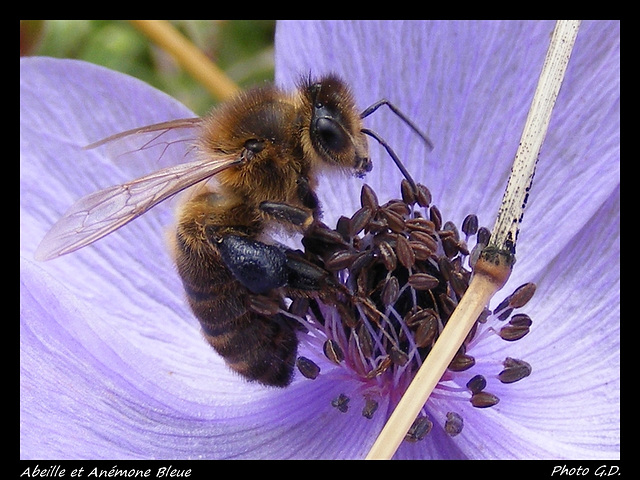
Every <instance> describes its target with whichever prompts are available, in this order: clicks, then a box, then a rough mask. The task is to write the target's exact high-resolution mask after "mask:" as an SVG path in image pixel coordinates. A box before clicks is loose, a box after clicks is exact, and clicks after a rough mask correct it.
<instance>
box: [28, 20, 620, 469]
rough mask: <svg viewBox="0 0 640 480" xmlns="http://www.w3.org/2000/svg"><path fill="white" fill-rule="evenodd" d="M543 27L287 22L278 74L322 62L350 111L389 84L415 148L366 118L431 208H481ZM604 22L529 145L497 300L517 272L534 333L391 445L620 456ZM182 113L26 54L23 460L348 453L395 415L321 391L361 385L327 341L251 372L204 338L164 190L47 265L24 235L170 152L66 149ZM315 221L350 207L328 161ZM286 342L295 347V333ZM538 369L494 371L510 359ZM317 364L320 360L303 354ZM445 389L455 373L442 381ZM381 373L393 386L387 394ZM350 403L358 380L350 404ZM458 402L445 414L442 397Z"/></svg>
mask: <svg viewBox="0 0 640 480" xmlns="http://www.w3.org/2000/svg"><path fill="white" fill-rule="evenodd" d="M552 29H553V23H551V22H523V23H517V22H478V23H476V22H460V23H458V22H379V23H378V22H283V23H280V24H278V28H277V37H276V52H277V53H276V64H277V65H276V67H277V68H276V71H277V81H278V83H279V84H281V85H283V86H285V87H292V86H293V85H294V83H295V81H296V80H297V79H298V78H299V77H300V76H301V75H308V74H309V73H311V74H312V75H314V76H317V75H320V74H323V73H327V72H330V71H331V72H336V73H338V74H340V75H341V76H343V77H344V78H345V79H346V80H347V81H348V82H349V83H350V84H351V86H352V88H353V90H354V92H355V95H356V98H357V102H358V104H359V105H360V106H361V107H362V108H364V107H366V106H368V105H369V104H372V103H374V102H375V101H377V100H379V99H380V98H383V97H385V98H387V99H389V100H390V101H392V102H393V103H394V104H395V105H396V106H398V107H399V108H400V109H401V110H402V111H403V112H405V113H406V114H407V115H408V116H409V117H411V118H412V119H414V120H415V121H416V122H417V123H419V124H420V126H421V128H423V129H424V130H425V131H426V132H428V134H429V137H430V138H431V140H432V141H433V143H434V144H435V146H436V148H435V149H434V150H433V151H432V152H428V151H427V149H426V148H425V146H424V145H423V144H422V143H421V142H420V141H419V140H418V139H417V138H416V136H415V134H413V133H412V132H411V131H410V130H409V129H408V128H406V125H404V124H403V123H402V122H400V121H399V120H398V118H397V117H395V116H394V115H393V114H391V113H390V112H388V111H384V110H381V111H378V112H376V113H374V114H372V115H371V116H370V117H368V118H367V119H366V120H365V123H366V125H367V127H368V128H371V129H373V130H375V131H376V132H378V133H379V134H380V135H381V136H382V137H384V138H385V139H386V140H387V141H388V143H389V144H390V145H392V146H393V148H394V150H395V151H396V152H397V153H398V156H399V157H400V158H401V159H402V160H403V161H404V163H405V165H406V167H407V169H408V170H409V171H410V172H411V173H412V175H413V176H414V178H416V180H418V181H419V182H421V183H423V184H425V185H427V186H428V187H429V189H430V190H431V192H432V194H433V197H434V203H435V204H437V205H438V207H439V208H440V210H441V211H442V215H443V218H444V219H445V220H452V221H454V222H456V223H457V224H458V225H459V224H460V223H461V222H462V219H463V218H464V217H465V216H466V215H467V214H468V213H475V214H477V215H478V217H479V219H480V223H481V224H482V225H485V226H487V227H489V228H491V227H492V225H493V221H494V218H495V212H496V211H497V208H498V206H499V203H500V200H501V198H502V191H503V189H504V186H505V184H506V179H507V176H508V173H509V168H510V163H511V160H512V157H513V155H514V153H515V151H516V147H517V143H518V141H519V137H520V133H521V130H522V126H523V124H524V119H525V116H526V113H527V110H528V107H529V103H530V101H531V96H532V93H533V90H534V88H535V83H536V80H537V76H538V73H539V71H540V68H541V65H542V60H543V58H544V54H545V51H546V48H547V45H548V41H549V38H550V33H551V31H552ZM619 68H620V65H619V23H618V22H586V23H583V25H582V26H581V29H580V32H579V35H578V39H577V43H576V46H575V50H574V54H573V57H572V59H571V62H570V64H569V69H568V72H567V77H566V79H565V82H564V85H563V87H562V90H561V92H560V96H559V98H558V101H557V104H556V109H555V111H554V114H553V117H552V122H551V126H550V130H549V133H548V135H547V138H546V142H545V144H544V145H543V149H542V152H541V158H540V163H539V166H538V170H537V173H536V179H535V182H534V187H533V190H532V192H531V199H530V202H529V205H528V208H527V211H526V213H525V218H524V223H523V225H522V232H521V236H520V240H519V243H518V250H517V263H516V266H515V268H514V272H513V275H512V278H511V279H510V281H509V283H508V285H507V286H506V287H505V289H504V290H503V292H501V294H499V295H498V297H497V298H496V299H495V305H493V304H492V307H495V306H496V305H497V304H498V303H499V301H500V300H501V299H502V298H504V297H505V296H506V295H507V294H508V293H510V292H511V291H512V290H513V289H514V288H515V287H517V286H518V285H520V284H522V283H525V282H535V283H536V284H537V286H538V290H537V292H536V295H535V297H534V298H533V299H532V300H531V302H530V303H529V304H528V305H527V313H528V314H529V315H530V316H531V317H532V319H533V326H532V328H531V333H530V334H528V335H527V336H526V337H524V338H523V339H522V340H520V341H518V342H517V343H511V342H505V341H503V340H501V339H500V338H499V337H498V336H497V335H491V334H487V335H484V336H483V338H482V339H481V340H479V341H477V342H476V344H474V346H473V352H472V353H473V356H474V357H475V358H476V361H477V367H478V369H480V372H482V373H483V374H484V375H485V376H486V377H487V380H488V382H490V383H491V387H492V388H491V392H492V393H495V394H496V395H498V397H500V403H499V404H498V405H496V406H494V407H492V408H489V409H476V408H473V407H472V406H471V405H470V403H469V402H468V396H469V395H468V392H467V394H466V397H465V394H464V389H465V383H466V379H465V380H463V378H464V377H463V376H459V377H456V376H455V375H454V376H453V378H452V379H451V381H449V382H447V388H446V389H445V388H440V389H439V390H437V391H436V393H435V394H434V396H433V397H432V398H431V399H430V400H429V401H428V403H427V405H426V410H427V411H428V413H429V415H430V416H431V417H432V418H433V420H434V427H433V429H432V430H431V432H430V433H429V434H428V436H427V437H426V438H425V439H423V440H422V441H420V442H417V443H411V444H409V443H406V442H405V443H404V444H403V445H402V446H401V447H400V449H399V451H398V453H397V455H396V457H397V458H618V457H619V430H620V404H619V398H620V372H619V367H620V329H619V328H620V308H619V299H620V295H619V287H620V273H619V254H620V249H619V240H620V229H619V225H620V219H619V183H620V178H619V125H620V120H619V104H620V98H619V97H620V93H619V74H620V72H619ZM189 116H192V113H191V112H189V111H188V110H187V109H186V108H185V107H183V106H182V105H180V104H178V103H177V102H176V101H174V100H173V99H171V98H169V97H167V96H165V95H163V94H161V93H159V92H157V91H155V90H153V89H151V88H150V87H148V86H147V85H145V84H143V83H141V82H139V81H137V80H134V79H131V78H129V77H125V76H123V75H121V74H117V73H114V72H111V71H109V70H105V69H102V68H99V67H95V66H92V65H89V64H85V63H81V62H75V61H61V60H51V59H37V58H32V59H24V60H22V62H21V100H20V129H21V138H20V151H21V159H20V162H21V163H20V167H21V174H20V193H21V200H20V203H21V214H20V215H21V217H20V219H21V221H20V255H21V270H20V285H21V288H20V292H21V300H20V336H21V350H20V352H21V358H20V365H21V369H20V375H21V413H20V426H21V429H20V430H21V443H20V446H21V457H22V458H361V457H363V456H364V455H365V454H366V452H367V451H368V449H369V448H370V446H371V444H372V443H373V441H374V439H375V436H376V435H377V434H378V432H379V431H380V429H381V428H382V426H383V425H384V422H385V420H386V418H387V416H388V414H389V413H390V412H389V411H388V409H389V408H390V406H389V405H388V404H381V405H379V408H378V411H377V412H376V413H375V414H374V415H373V418H372V419H371V420H368V419H365V418H363V417H362V415H361V413H360V408H359V407H356V406H355V405H354V406H353V408H350V409H349V411H348V412H347V413H341V412H340V411H338V410H337V409H336V408H334V407H332V406H331V400H333V399H335V398H336V397H338V395H339V394H340V393H344V392H345V391H352V390H354V389H355V388H357V386H356V385H355V384H354V380H353V377H352V376H351V375H349V374H348V372H346V373H347V374H341V372H342V373H345V372H344V369H342V370H341V368H342V367H333V368H334V370H333V371H332V370H331V368H332V367H331V366H330V364H329V363H328V362H327V361H326V360H325V362H324V363H322V364H321V368H322V373H321V375H320V376H319V377H318V378H317V379H316V380H313V381H311V380H307V379H305V378H303V377H302V375H299V374H298V375H297V376H296V378H295V380H294V382H293V384H292V385H291V386H290V387H288V388H286V389H270V388H265V387H261V386H259V385H255V384H249V383H247V382H245V381H243V380H242V379H241V378H239V377H238V376H237V375H236V374H234V373H231V372H230V370H228V369H227V368H226V367H225V365H224V362H223V361H222V360H221V359H220V358H219V357H218V356H217V355H216V354H215V352H213V350H212V349H211V348H210V347H209V346H208V345H207V344H206V342H204V341H203V340H202V338H201V335H200V330H199V324H198V322H197V320H195V318H194V317H193V316H192V314H191V312H190V311H189V309H188V307H187V305H186V302H185V300H184V295H183V291H182V286H181V282H180V279H179V277H178V276H177V274H176V272H175V269H174V267H173V265H172V262H171V260H170V255H169V252H168V248H167V246H166V242H165V234H166V231H167V230H168V229H169V227H170V225H171V221H172V206H173V205H172V204H171V202H165V203H164V204H161V205H160V206H158V207H156V208H155V209H154V210H153V211H152V212H150V213H149V214H147V215H144V216H143V217H141V218H139V219H137V220H136V221H135V222H132V223H131V224H129V225H128V226H126V227H124V228H122V229H120V230H119V231H118V232H117V233H115V234H113V235H110V236H108V237H106V238H104V239H102V240H100V241H99V242H97V243H95V244H94V245H92V246H90V247H89V248H85V249H83V250H80V251H78V252H75V253H73V254H72V255H69V256H66V257H62V258H60V259H56V260H53V261H51V262H47V263H39V262H35V261H34V260H33V252H34V250H35V248H36V246H37V245H38V242H39V241H40V239H41V238H42V237H43V235H44V234H45V232H46V231H47V229H48V228H49V227H50V226H51V225H52V224H53V223H54V222H55V221H56V220H57V219H58V218H59V217H60V216H61V215H62V214H63V213H64V211H65V210H66V209H67V208H68V206H69V205H71V204H72V203H73V202H74V201H75V200H77V199H78V198H80V197H81V196H83V195H86V194H88V193H91V192H92V191H94V190H97V189H99V188H103V187H106V186H109V185H112V184H115V183H122V182H124V181H127V180H130V179H132V178H135V177H136V176H139V175H141V174H143V173H146V172H149V171H153V170H154V169H157V168H159V167H160V166H164V165H166V164H168V163H172V162H178V161H181V160H182V159H181V158H180V154H179V153H177V152H173V151H168V152H167V154H166V155H163V156H162V158H161V159H160V160H158V154H157V152H153V151H145V152H141V154H140V155H137V156H136V160H135V161H133V160H128V159H127V160H124V161H117V160H116V161H113V160H110V159H107V158H105V157H104V156H102V154H101V152H100V151H97V150H92V151H85V150H82V147H83V146H85V145H87V144H88V143H91V142H93V141H95V140H98V139H101V138H104V137H105V136H108V135H111V134H113V133H116V132H118V131H122V130H126V129H128V128H133V127H136V126H141V125H146V124H150V123H154V122H159V121H165V120H170V119H174V118H183V117H189ZM371 152H372V158H373V160H374V170H373V171H372V172H371V173H370V174H368V175H367V178H366V182H367V183H368V184H370V185H371V186H372V187H373V188H374V189H375V190H376V193H377V195H378V197H379V198H380V199H381V200H387V199H389V198H392V197H397V196H398V195H399V183H400V179H401V175H400V173H399V172H398V171H397V169H396V167H395V166H394V165H393V164H392V162H391V160H390V159H389V157H388V156H387V155H386V153H385V152H384V151H383V150H382V149H380V148H378V146H376V145H374V144H373V142H372V143H371ZM323 180H324V181H322V184H321V187H320V191H319V195H320V198H321V200H322V202H323V207H324V212H325V222H326V223H327V224H328V225H335V222H336V220H337V219H338V217H339V216H340V215H347V216H348V215H351V214H352V213H353V212H354V211H355V210H356V209H357V208H358V207H359V195H360V187H361V185H362V181H361V180H358V179H355V178H331V179H323ZM300 353H301V354H303V355H305V356H308V357H310V358H311V357H312V355H313V352H312V351H311V350H309V349H307V347H306V346H303V347H302V349H301V352H300ZM507 356H510V357H517V358H522V359H525V360H526V361H527V362H528V363H530V364H531V365H532V366H533V373H532V374H531V375H530V376H529V377H527V378H526V379H524V380H522V381H520V382H518V383H515V384H511V385H503V384H501V383H500V382H497V381H496V380H495V378H492V377H491V375H492V374H493V375H494V377H495V374H497V373H498V372H499V371H500V369H501V362H502V360H503V359H504V358H505V357H507ZM313 359H314V361H318V362H319V363H321V362H322V359H318V358H315V357H313ZM455 387H458V390H457V391H456V388H455ZM397 393H398V392H395V393H394V394H397ZM358 401H361V400H360V399H356V398H355V397H354V398H353V399H352V402H353V403H354V404H355V403H356V402H358ZM450 411H456V412H458V413H460V415H461V416H462V417H463V419H464V429H463V431H462V433H461V434H459V435H457V436H455V437H450V436H448V435H447V434H445V433H444V430H443V424H444V419H445V417H446V414H447V413H448V412H450Z"/></svg>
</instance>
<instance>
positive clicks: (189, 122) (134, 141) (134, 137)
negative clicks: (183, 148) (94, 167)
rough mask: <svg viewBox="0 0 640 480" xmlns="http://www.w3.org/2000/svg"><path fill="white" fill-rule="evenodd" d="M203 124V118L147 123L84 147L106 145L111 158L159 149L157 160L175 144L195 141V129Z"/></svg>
mask: <svg viewBox="0 0 640 480" xmlns="http://www.w3.org/2000/svg"><path fill="white" fill-rule="evenodd" d="M201 124H202V119H201V118H182V119H178V120H170V121H167V122H161V123H156V124H153V125H146V126H144V127H138V128H133V129H131V130H126V131H124V132H119V133H116V134H115V135H111V136H109V137H106V138H103V139H102V140H99V141H97V142H94V143H92V144H90V145H87V146H86V147H84V149H85V150H92V149H95V148H99V147H103V146H105V147H106V153H107V154H108V155H109V156H110V157H111V158H120V157H123V156H126V155H129V154H137V152H140V151H143V150H150V149H153V148H156V149H159V153H158V155H157V160H160V159H161V158H162V157H163V156H164V155H165V153H166V152H167V151H168V150H169V149H170V148H172V146H174V145H178V144H180V143H184V142H188V143H193V141H194V139H195V137H196V134H195V130H196V129H197V128H198V127H199V126H200V125H201Z"/></svg>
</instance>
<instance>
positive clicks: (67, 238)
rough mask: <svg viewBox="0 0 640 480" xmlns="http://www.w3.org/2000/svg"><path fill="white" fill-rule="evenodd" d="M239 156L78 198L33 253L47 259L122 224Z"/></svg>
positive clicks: (177, 167)
mask: <svg viewBox="0 0 640 480" xmlns="http://www.w3.org/2000/svg"><path fill="white" fill-rule="evenodd" d="M241 161H242V160H241V159H240V156H239V155H233V156H231V155H230V156H227V157H218V158H215V159H212V160H205V161H196V162H190V163H183V164H179V165H174V166H172V167H168V168H164V169H162V170H158V171H157V172H154V173H152V174H150V175H146V176H144V177H141V178H138V179H137V180H133V181H131V182H128V183H125V184H122V185H115V186H113V187H109V188H106V189H104V190H100V191H98V192H95V193H92V194H90V195H87V196H86V197H83V198H81V199H80V200H78V201H77V202H76V203H75V204H74V205H72V206H71V208H70V209H69V210H68V211H67V212H66V213H65V215H64V216H63V217H62V218H61V219H60V220H59V221H58V222H57V223H56V224H55V225H54V226H53V227H52V228H51V230H49V232H48V233H47V234H46V235H45V237H44V238H43V239H42V241H41V242H40V245H38V248H37V249H36V252H35V258H36V259H37V260H50V259H52V258H55V257H59V256H61V255H65V254H67V253H71V252H73V251H75V250H78V249H79V248H82V247H85V246H87V245H89V244H91V243H93V242H95V241H96V240H98V239H100V238H102V237H104V236H105V235H108V234H109V233H111V232H113V231H114V230H116V229H118V228H120V227H122V226H123V225H125V224H126V223H128V222H130V221H131V220H133V219H135V218H137V217H139V216H140V215H142V214H143V213H145V212H147V211H148V210H149V209H151V208H152V207H154V206H155V205H157V204H158V203H160V202H162V201H163V200H166V199H167V198H169V197H171V196H173V195H175V194H176V193H178V192H180V191H182V190H184V189H185V188H188V187H190V186H192V185H195V184H196V183H198V182H201V181H203V180H206V179H208V178H210V177H212V176H214V175H216V174H217V173H219V172H221V171H222V170H225V169H227V168H229V167H232V166H234V165H237V164H239V163H240V162H241Z"/></svg>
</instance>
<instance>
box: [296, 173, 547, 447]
mask: <svg viewBox="0 0 640 480" xmlns="http://www.w3.org/2000/svg"><path fill="white" fill-rule="evenodd" d="M401 192H402V199H394V200H390V201H389V202H387V203H385V204H383V205H380V204H379V202H378V199H377V196H376V194H375V193H374V191H373V190H372V189H371V188H370V187H369V186H367V185H365V186H364V187H363V188H362V192H361V208H360V209H359V210H358V211H356V212H355V213H354V214H353V215H352V216H351V217H350V218H347V217H341V218H340V219H339V220H338V222H337V225H336V228H335V229H331V228H329V227H327V226H326V225H323V224H318V225H316V226H315V227H314V228H313V229H311V231H309V232H308V233H307V234H306V235H305V237H304V239H303V245H304V247H305V255H306V256H307V258H309V259H310V260H311V261H313V262H315V263H317V264H318V265H320V266H321V267H322V268H324V269H325V270H327V271H328V272H330V273H331V275H332V277H331V278H332V281H333V282H334V283H335V288H330V289H328V293H326V292H323V293H322V294H321V295H319V296H318V297H317V298H315V299H313V300H311V301H309V300H308V299H305V301H298V300H294V301H293V302H292V304H291V305H290V307H289V312H288V313H289V314H290V315H294V316H295V317H296V318H298V319H299V321H301V323H302V324H303V326H304V330H305V332H306V335H303V337H306V341H307V342H309V343H310V344H315V346H316V347H317V348H318V349H320V348H321V349H322V352H323V354H324V356H326V357H327V358H328V359H329V360H330V361H331V362H333V363H335V364H336V365H339V366H341V367H343V368H344V369H346V370H347V371H348V372H349V374H350V375H353V376H355V377H356V378H357V380H358V381H359V382H360V387H359V388H358V389H357V390H358V392H359V393H360V394H361V395H362V398H363V399H364V406H363V408H362V415H363V416H364V417H366V418H372V417H373V415H374V414H375V412H376V410H377V408H378V403H379V400H380V399H381V398H382V397H383V396H387V397H389V399H390V401H391V403H392V404H395V403H397V401H398V400H399V396H400V395H401V394H402V392H404V390H405V389H406V387H407V386H408V384H409V383H410V381H411V380H412V379H413V377H414V375H415V373H416V372H417V370H418V369H419V368H420V366H421V365H422V363H423V361H424V360H425V358H426V357H427V355H429V352H430V351H431V349H432V347H433V345H434V343H435V342H436V340H437V339H438V336H439V335H440V332H442V329H443V328H444V326H445V325H446V324H447V322H448V320H449V318H450V316H451V314H452V313H453V311H454V309H455V308H456V306H457V304H458V302H459V301H460V299H461V297H462V295H463V294H464V293H465V291H466V289H467V287H468V285H469V282H470V280H471V276H472V270H471V269H472V268H473V263H474V259H475V258H477V255H478V254H479V252H480V250H481V249H482V248H483V247H484V246H485V245H486V244H487V243H488V240H489V237H490V232H489V231H488V230H487V229H486V228H478V219H477V217H476V216H475V215H469V216H467V217H466V218H465V219H464V221H463V224H462V228H461V230H462V234H463V235H464V236H461V235H460V233H459V231H458V229H457V227H456V226H455V225H454V224H453V223H451V222H445V223H443V222H442V217H441V214H440V211H439V210H438V208H437V207H436V206H434V205H431V194H430V193H429V190H428V189H427V188H426V187H424V186H423V185H419V184H418V185H417V186H415V187H413V186H411V185H410V184H409V182H408V181H406V180H405V181H403V182H402V185H401ZM470 240H475V246H474V248H473V249H472V250H469V247H468V244H469V243H470ZM534 291H535V285H533V284H525V285H523V286H521V287H520V288H518V289H517V290H516V291H515V292H514V293H513V294H512V295H510V296H509V297H507V298H506V299H505V300H504V301H503V302H502V303H501V304H500V305H499V306H498V307H497V308H496V309H495V310H494V311H493V312H490V311H488V310H487V309H485V311H484V312H483V314H482V315H481V316H480V317H479V318H478V320H477V321H476V324H475V325H474V327H473V328H472V330H471V332H470V333H469V335H468V336H467V338H466V339H465V341H464V343H463V344H462V346H461V347H460V350H459V351H458V353H457V354H456V356H455V357H454V358H453V360H452V362H451V364H450V365H449V368H448V372H461V371H467V370H469V369H471V368H472V367H473V366H474V364H475V359H474V358H473V357H472V356H471V355H469V353H468V352H467V349H468V347H469V345H470V343H471V342H472V341H473V340H474V338H476V335H477V334H478V332H479V331H480V330H483V331H487V329H488V330H489V331H490V332H495V333H497V334H498V335H499V336H500V337H501V338H502V339H504V340H506V341H514V340H518V339H520V338H522V337H524V336H525V335H526V334H527V333H528V332H529V328H530V326H531V319H530V318H529V317H528V316H527V315H526V314H522V313H520V314H515V315H514V314H513V312H514V310H515V309H517V308H520V307H522V306H523V305H524V304H525V303H526V302H527V301H528V300H529V299H530V298H531V296H532V295H533V293H534ZM494 318H495V319H497V320H498V321H499V322H503V323H504V322H506V320H507V319H508V320H509V321H508V322H507V323H506V324H505V325H504V326H502V327H501V328H500V329H499V330H498V329H495V328H493V327H487V328H483V327H481V326H483V325H484V324H486V323H487V322H488V320H489V319H494ZM303 341H305V340H303ZM320 344H321V347H320ZM297 366H298V369H299V370H300V372H301V373H302V375H304V376H305V377H307V378H311V379H313V378H316V377H317V376H318V375H319V374H320V367H319V366H318V365H317V364H316V363H315V362H313V361H312V360H311V359H309V358H305V357H299V358H298V362H297ZM503 366H504V369H503V370H502V372H500V373H499V374H497V379H498V380H499V381H501V382H503V383H512V382H515V381H518V380H520V379H522V378H524V377H526V376H528V375H529V374H530V373H531V367H530V366H529V364H527V363H526V362H524V361H522V360H517V359H514V358H507V359H505V360H504V362H503ZM447 374H449V373H447ZM447 374H445V376H446V375H447ZM486 386H487V379H486V378H485V377H484V376H482V375H476V376H474V377H473V378H471V380H470V381H469V382H468V383H467V384H466V389H467V390H468V392H469V393H470V401H471V404H472V405H473V406H474V407H478V408H484V407H490V406H492V405H495V404H496V403H498V401H499V399H498V397H496V396H495V395H493V394H492V393H489V392H487V391H485V387H486ZM350 401H351V398H350V397H349V396H347V395H346V394H340V395H338V396H337V397H336V398H334V399H333V400H332V405H333V406H334V407H335V408H337V409H338V410H339V411H341V412H346V411H347V410H348V409H349V404H350ZM423 410H424V409H423ZM431 427H432V422H431V420H430V419H429V417H428V416H427V415H426V413H424V412H423V413H422V414H421V415H420V416H419V417H418V418H417V419H416V421H415V422H414V424H413V427H412V428H411V430H410V431H409V433H408V434H407V437H406V440H408V441H417V440H420V439H422V438H423V437H424V436H425V435H426V434H427V433H428V432H429V430H430V429H431ZM462 427H463V420H462V417H461V416H460V415H459V414H458V413H456V412H449V413H448V414H447V416H446V421H445V425H444V429H445V431H446V432H447V433H448V434H449V435H452V436H453V435H457V434H458V433H460V431H461V430H462Z"/></svg>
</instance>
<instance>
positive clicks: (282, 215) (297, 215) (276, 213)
mask: <svg viewBox="0 0 640 480" xmlns="http://www.w3.org/2000/svg"><path fill="white" fill-rule="evenodd" d="M260 210H262V211H263V212H264V213H267V214H269V215H271V216H272V217H274V218H277V219H278V220H280V221H283V222H287V223H290V224H292V225H295V226H297V227H303V228H305V229H306V228H308V227H309V226H310V225H311V223H313V213H312V212H310V211H309V210H305V209H304V208H298V207H294V206H293V205H288V204H286V203H278V202H262V203H261V204H260Z"/></svg>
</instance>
